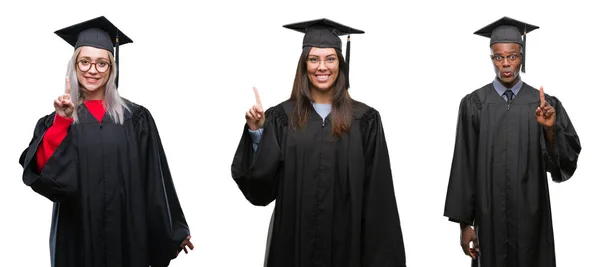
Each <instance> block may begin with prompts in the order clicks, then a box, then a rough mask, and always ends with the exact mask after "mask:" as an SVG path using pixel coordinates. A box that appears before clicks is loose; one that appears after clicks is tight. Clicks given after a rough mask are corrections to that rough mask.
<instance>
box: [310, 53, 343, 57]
mask: <svg viewBox="0 0 600 267" xmlns="http://www.w3.org/2000/svg"><path fill="white" fill-rule="evenodd" d="M308 56H309V57H319V55H315V54H309V55H308ZM330 56H337V54H329V55H326V56H325V57H330Z"/></svg>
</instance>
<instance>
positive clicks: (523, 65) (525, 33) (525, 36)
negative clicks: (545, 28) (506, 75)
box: [521, 27, 527, 73]
mask: <svg viewBox="0 0 600 267" xmlns="http://www.w3.org/2000/svg"><path fill="white" fill-rule="evenodd" d="M526 43H527V27H525V31H524V32H523V60H522V61H521V71H522V72H523V73H525V45H526Z"/></svg>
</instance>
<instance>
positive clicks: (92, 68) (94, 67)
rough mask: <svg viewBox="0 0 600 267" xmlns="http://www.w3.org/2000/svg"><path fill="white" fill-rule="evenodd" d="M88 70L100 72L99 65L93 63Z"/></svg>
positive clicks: (92, 72)
mask: <svg viewBox="0 0 600 267" xmlns="http://www.w3.org/2000/svg"><path fill="white" fill-rule="evenodd" d="M87 72H88V73H89V74H96V73H98V66H97V65H96V64H92V65H91V66H90V69H89V70H88V71H87Z"/></svg>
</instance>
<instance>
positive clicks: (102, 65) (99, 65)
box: [77, 59, 110, 73]
mask: <svg viewBox="0 0 600 267" xmlns="http://www.w3.org/2000/svg"><path fill="white" fill-rule="evenodd" d="M92 65H94V67H96V70H97V71H98V72H101V73H103V72H106V71H107V70H108V69H109V68H110V63H109V62H106V61H104V60H102V61H99V62H89V61H88V60H87V59H81V60H79V61H77V67H79V70H81V71H83V72H86V71H89V70H90V69H91V68H92Z"/></svg>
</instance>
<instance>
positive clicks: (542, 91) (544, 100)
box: [540, 86, 546, 107]
mask: <svg viewBox="0 0 600 267" xmlns="http://www.w3.org/2000/svg"><path fill="white" fill-rule="evenodd" d="M545 105H546V97H545V96H544V87H543V86H540V107H543V106H545Z"/></svg>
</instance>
